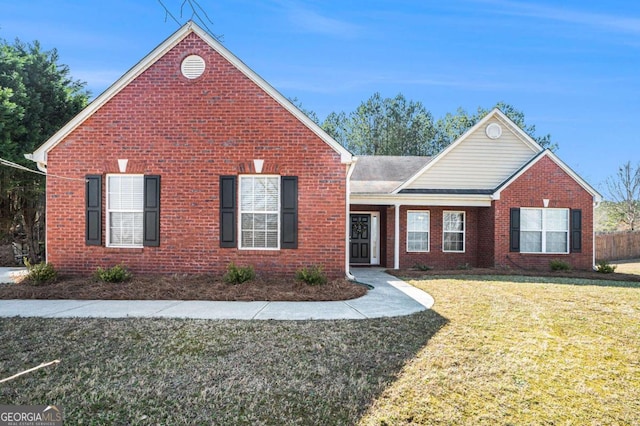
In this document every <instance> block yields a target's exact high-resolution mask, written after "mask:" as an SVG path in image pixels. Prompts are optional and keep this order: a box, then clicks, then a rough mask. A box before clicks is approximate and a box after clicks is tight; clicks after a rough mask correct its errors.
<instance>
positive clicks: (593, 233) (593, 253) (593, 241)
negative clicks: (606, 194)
mask: <svg viewBox="0 0 640 426" xmlns="http://www.w3.org/2000/svg"><path fill="white" fill-rule="evenodd" d="M598 206H600V201H599V200H598V199H597V198H596V197H593V208H592V209H591V244H592V247H591V257H592V259H591V263H592V265H591V267H592V268H593V270H594V271H595V270H596V269H597V266H596V223H595V222H596V221H595V218H596V209H597V208H598Z"/></svg>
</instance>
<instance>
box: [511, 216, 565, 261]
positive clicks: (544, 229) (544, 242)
mask: <svg viewBox="0 0 640 426" xmlns="http://www.w3.org/2000/svg"><path fill="white" fill-rule="evenodd" d="M522 210H540V211H542V229H541V230H540V232H542V247H541V249H542V251H522V250H520V253H523V254H569V253H571V250H570V248H571V241H570V240H569V239H570V238H571V232H570V231H571V223H570V219H571V218H570V209H568V208H542V207H521V208H520V212H521V213H520V214H521V215H522ZM549 210H562V211H565V212H566V213H567V230H566V231H563V230H558V229H547V226H546V225H547V221H546V216H545V211H549ZM527 231H530V232H538V231H537V230H531V229H525V230H524V232H527ZM522 232H523V229H522V216H521V218H520V233H522ZM547 232H564V233H566V234H567V250H566V251H546V248H547V247H546V246H547ZM520 238H521V240H522V237H520ZM520 247H522V242H521V243H520Z"/></svg>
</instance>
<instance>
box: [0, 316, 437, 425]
mask: <svg viewBox="0 0 640 426" xmlns="http://www.w3.org/2000/svg"><path fill="white" fill-rule="evenodd" d="M444 323H445V320H444V319H443V318H442V317H440V316H439V315H438V314H437V313H435V312H433V311H427V312H423V313H419V314H416V315H412V316H409V317H402V318H387V319H372V320H364V321H300V322H294V321H291V322H288V321H285V322H273V321H203V320H167V319H163V320H152V319H122V320H106V319H39V318H12V319H0V330H1V332H2V336H3V338H2V339H0V378H4V377H8V376H11V375H13V374H15V373H17V372H19V371H23V370H26V369H28V368H30V367H33V366H36V365H38V364H40V363H42V362H46V361H50V360H53V359H60V360H61V361H62V362H61V363H60V364H58V365H57V366H55V367H49V368H45V369H42V370H38V371H37V372H34V373H30V374H27V375H24V376H21V377H19V378H17V379H15V380H12V381H10V382H7V383H4V384H2V385H1V386H0V401H2V403H3V404H11V405H14V404H54V405H58V406H61V407H63V408H64V411H65V417H66V418H65V420H66V422H65V423H68V424H82V423H86V424H176V425H177V424H224V425H243V424H246V425H255V424H274V425H276V424H277V425H291V424H300V425H332V424H336V425H338V424H340V425H343V424H354V423H356V422H357V421H358V419H359V418H360V417H361V416H362V414H363V413H364V411H365V410H366V408H367V407H368V405H369V404H370V403H371V402H372V401H373V400H375V399H376V398H377V396H379V395H380V393H381V392H382V391H383V390H384V389H385V388H386V387H387V386H389V385H390V384H391V383H392V382H393V381H394V380H395V378H396V376H397V374H398V373H399V371H400V370H401V369H402V367H403V366H404V364H405V363H406V362H407V360H409V359H411V358H413V357H414V356H415V355H416V353H418V351H420V350H421V348H422V347H424V345H425V344H426V343H427V341H428V340H429V339H430V338H431V337H432V336H433V335H434V334H435V333H436V332H437V331H438V330H439V329H440V328H441V327H442V326H443V325H444Z"/></svg>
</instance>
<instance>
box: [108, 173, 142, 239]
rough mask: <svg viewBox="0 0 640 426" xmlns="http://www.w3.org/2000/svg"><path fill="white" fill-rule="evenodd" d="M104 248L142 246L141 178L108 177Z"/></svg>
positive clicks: (132, 176)
mask: <svg viewBox="0 0 640 426" xmlns="http://www.w3.org/2000/svg"><path fill="white" fill-rule="evenodd" d="M106 222H107V247H134V248H137V247H142V245H143V244H142V243H143V232H144V231H143V226H144V176H143V175H107V218H106Z"/></svg>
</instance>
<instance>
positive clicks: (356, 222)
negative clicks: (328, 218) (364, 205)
mask: <svg viewBox="0 0 640 426" xmlns="http://www.w3.org/2000/svg"><path fill="white" fill-rule="evenodd" d="M349 241H350V242H351V245H350V246H351V249H350V253H349V263H371V257H370V256H371V215H370V214H352V215H351V233H350V235H349Z"/></svg>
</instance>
